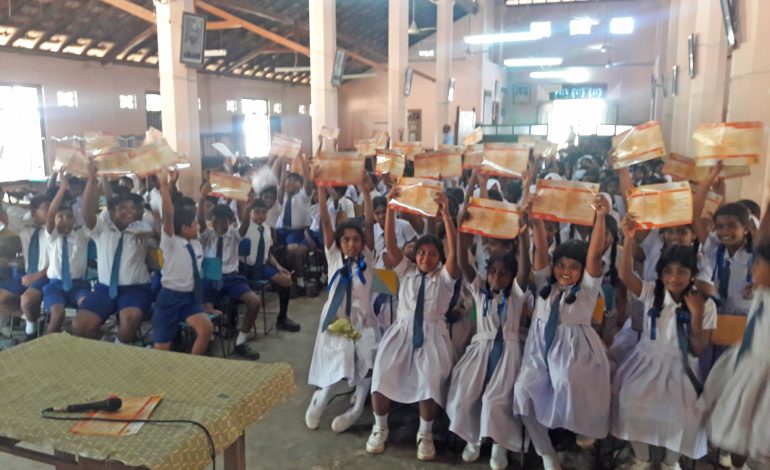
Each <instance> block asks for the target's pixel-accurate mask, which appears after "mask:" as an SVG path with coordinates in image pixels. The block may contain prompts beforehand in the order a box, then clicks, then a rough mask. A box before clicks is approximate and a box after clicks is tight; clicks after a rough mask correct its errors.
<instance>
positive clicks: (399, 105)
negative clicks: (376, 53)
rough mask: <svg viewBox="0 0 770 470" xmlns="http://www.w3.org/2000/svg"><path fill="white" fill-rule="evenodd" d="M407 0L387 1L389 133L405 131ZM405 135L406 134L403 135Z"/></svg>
mask: <svg viewBox="0 0 770 470" xmlns="http://www.w3.org/2000/svg"><path fill="white" fill-rule="evenodd" d="M408 28H409V0H389V1H388V133H389V134H390V136H391V138H392V139H393V140H394V141H397V140H399V137H398V136H399V130H403V131H404V132H406V97H405V96H404V81H405V75H406V68H407V67H408V66H409V33H407V29H408ZM404 135H405V136H406V134H404Z"/></svg>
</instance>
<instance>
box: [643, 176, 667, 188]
mask: <svg viewBox="0 0 770 470" xmlns="http://www.w3.org/2000/svg"><path fill="white" fill-rule="evenodd" d="M662 183H668V180H667V179H665V178H661V177H660V176H655V175H649V176H645V177H644V178H642V186H646V185H648V184H662Z"/></svg>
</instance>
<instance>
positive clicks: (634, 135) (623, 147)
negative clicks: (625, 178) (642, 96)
mask: <svg viewBox="0 0 770 470" xmlns="http://www.w3.org/2000/svg"><path fill="white" fill-rule="evenodd" d="M665 154H666V144H665V143H664V142H663V132H662V131H661V129H660V123H659V122H658V121H650V122H647V123H644V124H640V125H638V126H636V127H634V128H633V129H629V130H627V131H626V132H624V133H622V134H620V135H616V136H615V137H613V138H612V167H613V168H615V169H618V168H627V167H629V166H631V165H636V164H637V163H641V162H645V161H647V160H653V159H655V158H659V157H662V156H664V155H665Z"/></svg>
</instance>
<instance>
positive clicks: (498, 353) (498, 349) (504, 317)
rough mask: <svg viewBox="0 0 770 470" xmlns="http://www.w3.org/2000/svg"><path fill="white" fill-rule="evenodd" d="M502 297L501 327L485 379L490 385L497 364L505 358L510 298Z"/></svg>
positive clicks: (499, 308)
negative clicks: (505, 329)
mask: <svg viewBox="0 0 770 470" xmlns="http://www.w3.org/2000/svg"><path fill="white" fill-rule="evenodd" d="M500 297H501V300H500V303H499V304H497V318H498V319H499V325H498V326H497V334H496V335H495V342H494V343H493V344H492V351H490V352H489V358H488V359H487V374H486V376H485V377H484V383H489V380H490V379H491V378H492V374H493V373H494V372H495V369H496V368H497V364H498V363H499V362H500V358H501V357H503V346H504V343H503V325H505V322H507V321H508V297H506V295H505V293H503V294H501V295H500Z"/></svg>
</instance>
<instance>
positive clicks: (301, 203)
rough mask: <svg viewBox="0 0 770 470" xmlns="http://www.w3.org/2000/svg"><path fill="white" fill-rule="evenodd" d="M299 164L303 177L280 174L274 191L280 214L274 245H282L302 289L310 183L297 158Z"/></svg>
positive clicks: (308, 218)
mask: <svg viewBox="0 0 770 470" xmlns="http://www.w3.org/2000/svg"><path fill="white" fill-rule="evenodd" d="M297 158H299V159H300V161H301V163H302V170H303V175H300V174H299V173H287V172H284V173H283V175H282V176H281V185H280V187H279V188H278V200H279V201H281V207H282V208H283V213H282V214H281V217H279V218H278V222H277V224H276V227H275V228H276V244H278V245H285V246H286V262H287V263H288V265H289V267H290V268H291V269H292V270H293V271H294V273H295V275H296V276H295V278H296V281H297V287H298V288H299V289H300V291H301V290H304V288H305V258H306V257H307V253H308V247H307V241H306V240H305V229H306V228H308V227H309V226H310V194H311V193H312V191H313V184H312V183H313V182H312V181H310V180H309V178H307V175H308V173H309V171H308V169H307V162H306V161H305V159H304V158H302V157H297Z"/></svg>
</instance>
